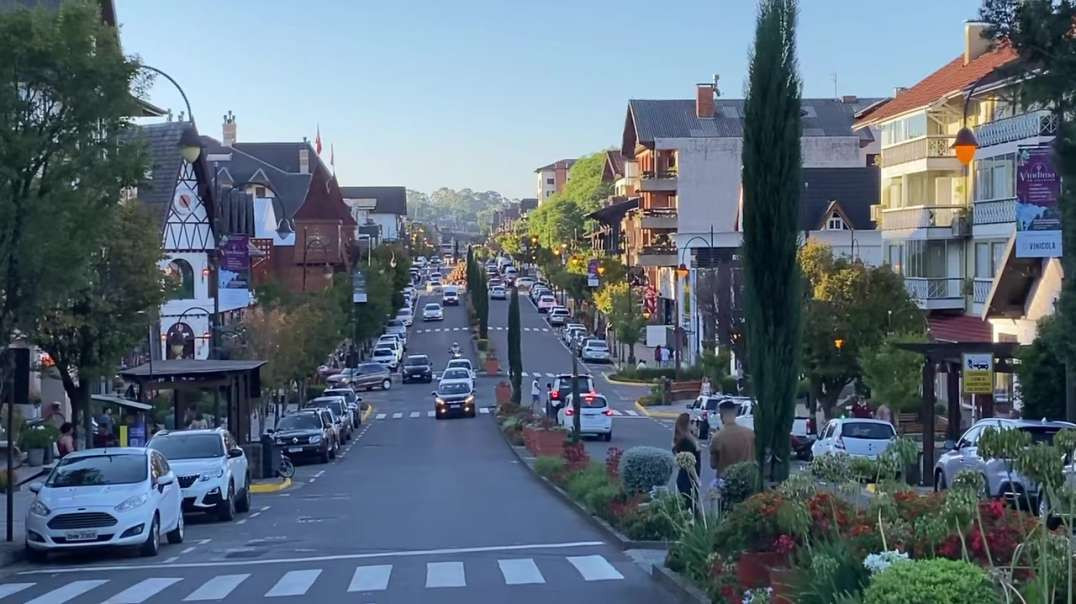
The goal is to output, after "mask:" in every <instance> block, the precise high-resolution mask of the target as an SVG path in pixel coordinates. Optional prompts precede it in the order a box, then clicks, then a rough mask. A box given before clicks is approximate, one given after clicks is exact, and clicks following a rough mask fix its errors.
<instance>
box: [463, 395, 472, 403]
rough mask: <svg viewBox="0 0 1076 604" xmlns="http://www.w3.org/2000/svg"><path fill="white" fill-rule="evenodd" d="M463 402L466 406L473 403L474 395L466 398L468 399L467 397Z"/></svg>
mask: <svg viewBox="0 0 1076 604" xmlns="http://www.w3.org/2000/svg"><path fill="white" fill-rule="evenodd" d="M463 402H465V403H467V404H468V405H470V404H471V403H473V402H474V395H473V394H472V395H471V396H468V397H467V398H466V399H465V400H464V401H463Z"/></svg>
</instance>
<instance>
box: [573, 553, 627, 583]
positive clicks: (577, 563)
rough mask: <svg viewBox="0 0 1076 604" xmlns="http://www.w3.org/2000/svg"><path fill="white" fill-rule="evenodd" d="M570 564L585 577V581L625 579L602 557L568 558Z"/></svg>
mask: <svg viewBox="0 0 1076 604" xmlns="http://www.w3.org/2000/svg"><path fill="white" fill-rule="evenodd" d="M568 562H571V563H572V566H574V567H575V569H576V570H578V571H579V574H581V575H583V580H584V581H608V580H610V579H623V578H624V575H622V574H620V573H619V572H618V571H617V569H615V568H613V565H612V564H609V561H608V560H606V559H605V558H604V557H602V556H598V555H593V556H568Z"/></svg>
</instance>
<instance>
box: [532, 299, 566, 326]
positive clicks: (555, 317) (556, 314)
mask: <svg viewBox="0 0 1076 604" xmlns="http://www.w3.org/2000/svg"><path fill="white" fill-rule="evenodd" d="M539 302H540V301H539ZM541 309H542V307H541V306H539V307H538V310H539V311H540V310H541ZM571 316H572V315H571V313H570V312H568V309H567V308H564V307H563V306H554V307H553V308H552V309H550V310H549V325H550V326H553V327H563V326H564V324H565V323H567V322H568V319H570V318H571Z"/></svg>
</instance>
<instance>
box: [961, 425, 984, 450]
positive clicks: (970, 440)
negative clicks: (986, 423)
mask: <svg viewBox="0 0 1076 604" xmlns="http://www.w3.org/2000/svg"><path fill="white" fill-rule="evenodd" d="M982 430H983V427H982V426H975V427H974V428H972V429H970V430H968V431H967V432H965V433H964V436H963V437H962V438H961V439H960V445H961V446H962V447H974V446H975V445H976V443H978V442H979V433H980V432H982Z"/></svg>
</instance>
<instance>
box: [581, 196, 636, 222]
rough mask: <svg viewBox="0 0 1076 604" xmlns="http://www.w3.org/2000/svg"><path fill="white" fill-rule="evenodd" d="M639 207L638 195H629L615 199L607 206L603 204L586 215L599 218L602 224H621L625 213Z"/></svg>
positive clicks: (593, 218) (595, 218)
mask: <svg viewBox="0 0 1076 604" xmlns="http://www.w3.org/2000/svg"><path fill="white" fill-rule="evenodd" d="M637 207H639V198H638V197H629V198H628V199H622V200H621V201H615V202H613V203H611V204H609V205H607V206H603V207H600V208H598V209H597V210H594V211H593V212H591V213H590V214H587V215H586V217H587V218H590V219H592V220H597V221H598V222H600V223H602V224H620V221H621V220H622V219H623V218H624V214H627V213H628V212H629V211H630V210H634V209H635V208H637Z"/></svg>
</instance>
